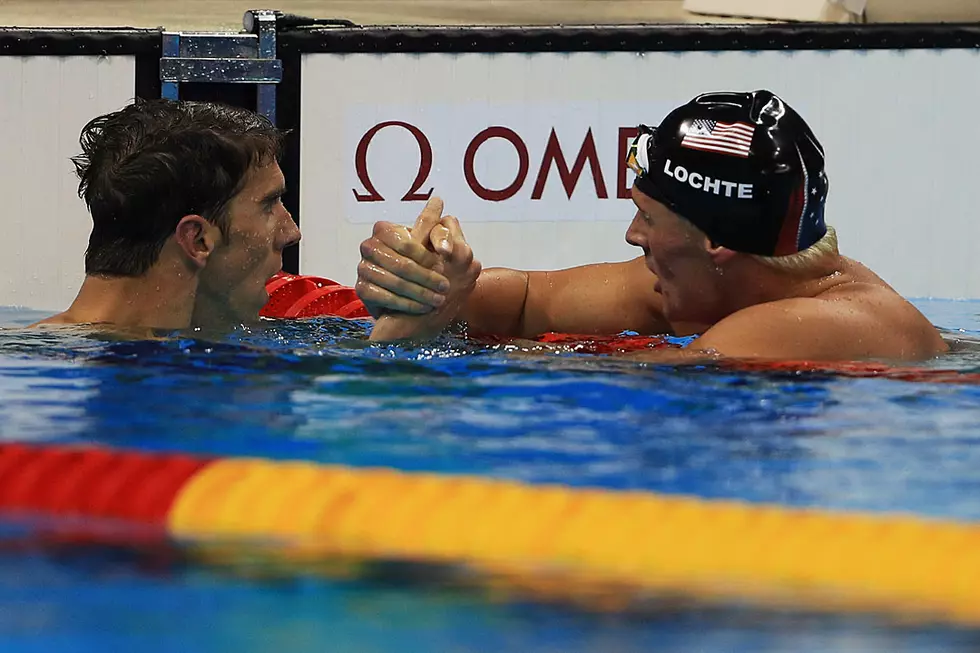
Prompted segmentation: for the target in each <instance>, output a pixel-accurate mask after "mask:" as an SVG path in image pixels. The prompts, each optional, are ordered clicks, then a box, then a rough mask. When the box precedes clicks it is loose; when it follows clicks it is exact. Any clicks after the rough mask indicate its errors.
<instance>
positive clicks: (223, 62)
mask: <svg viewBox="0 0 980 653" xmlns="http://www.w3.org/2000/svg"><path fill="white" fill-rule="evenodd" d="M242 23H243V26H244V27H245V29H246V32H244V33H240V34H231V33H221V32H164V33H163V56H162V57H161V58H160V82H161V89H160V91H161V92H160V95H161V96H162V97H164V98H168V99H171V100H176V99H178V98H179V97H180V84H182V83H185V82H190V83H194V82H198V83H200V82H208V83H218V84H255V85H256V102H255V105H256V111H257V112H258V113H260V114H262V115H264V116H265V117H267V118H269V120H271V121H272V122H273V124H274V123H275V122H276V87H275V85H276V84H278V83H279V82H280V81H282V61H280V60H279V59H277V58H276V12H275V11H272V10H263V9H254V10H250V11H247V12H245V16H244V18H243V19H242Z"/></svg>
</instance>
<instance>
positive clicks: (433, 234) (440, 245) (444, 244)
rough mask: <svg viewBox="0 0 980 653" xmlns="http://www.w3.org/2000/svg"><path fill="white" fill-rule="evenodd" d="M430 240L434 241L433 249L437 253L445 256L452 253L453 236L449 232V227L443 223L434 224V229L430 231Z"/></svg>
mask: <svg viewBox="0 0 980 653" xmlns="http://www.w3.org/2000/svg"><path fill="white" fill-rule="evenodd" d="M429 242H430V243H432V249H434V250H435V251H436V253H437V254H442V255H443V256H445V257H449V256H451V255H452V253H453V241H452V236H451V234H450V233H449V229H447V228H446V227H445V226H443V224H442V223H439V224H437V225H436V226H434V227H433V228H432V231H430V232H429Z"/></svg>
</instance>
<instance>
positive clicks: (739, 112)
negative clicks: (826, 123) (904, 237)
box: [627, 91, 828, 256]
mask: <svg viewBox="0 0 980 653" xmlns="http://www.w3.org/2000/svg"><path fill="white" fill-rule="evenodd" d="M639 130H640V133H639V135H638V136H637V137H636V139H635V140H634V141H633V145H632V146H631V147H630V151H629V156H628V160H627V164H628V165H629V166H630V167H631V168H632V169H633V171H634V172H636V173H637V177H636V181H635V186H636V188H637V189H638V190H640V191H642V192H643V193H644V194H646V195H649V196H650V197H652V198H653V199H655V200H657V201H658V202H661V203H663V204H664V205H666V206H667V208H669V209H670V210H672V211H673V212H675V213H677V214H678V215H680V216H682V217H683V218H685V219H686V220H688V221H689V222H691V223H693V224H694V225H695V226H697V227H698V228H699V229H700V230H701V231H703V232H704V233H705V234H706V235H707V236H708V237H709V238H711V240H712V241H714V242H715V243H716V244H718V245H722V246H724V247H728V248H729V249H733V250H735V251H739V252H746V253H749V254H761V255H763V256H785V255H787V254H794V253H796V252H799V251H802V250H804V249H806V248H808V247H810V246H811V245H813V244H814V243H816V242H817V241H818V240H820V239H821V238H823V236H824V234H826V233H827V226H826V224H825V223H824V203H825V201H826V199H827V189H828V183H827V176H826V174H824V169H823V166H824V157H823V148H822V147H821V146H820V143H819V142H818V141H817V139H816V137H815V136H814V135H813V132H811V131H810V128H809V127H808V126H807V124H806V122H804V121H803V118H801V117H800V116H799V114H797V113H796V112H795V111H794V110H793V109H792V108H790V106H789V105H787V104H786V103H785V102H783V101H782V100H781V99H780V98H778V97H776V96H775V95H773V94H772V93H770V92H769V91H756V92H754V93H708V94H706V95H700V96H698V97H696V98H694V99H693V100H691V101H690V102H689V103H687V104H685V105H684V106H682V107H680V108H678V109H675V110H674V111H672V112H671V113H670V114H669V115H668V116H667V117H666V118H664V120H663V122H662V123H660V126H659V127H657V128H650V127H646V126H643V125H641V126H640V128H639Z"/></svg>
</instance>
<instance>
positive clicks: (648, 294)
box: [460, 258, 671, 338]
mask: <svg viewBox="0 0 980 653" xmlns="http://www.w3.org/2000/svg"><path fill="white" fill-rule="evenodd" d="M655 282H656V277H654V275H653V273H652V272H650V270H648V269H647V267H646V264H645V263H644V261H643V259H642V258H637V259H633V260H632V261H626V262H624V263H600V264H596V265H585V266H581V267H576V268H569V269H567V270H557V271H554V272H521V271H518V270H509V269H506V268H490V269H487V270H484V271H483V273H482V274H481V275H480V278H479V280H478V281H477V284H476V289H475V290H474V291H473V294H472V295H471V296H470V298H469V301H468V302H467V303H466V306H465V307H464V309H463V311H462V313H461V315H460V317H461V318H462V319H464V320H465V321H466V322H467V323H468V324H469V325H470V328H471V329H472V330H473V331H474V332H477V333H491V334H494V335H500V336H507V337H519V338H532V337H534V336H537V335H540V334H542V333H546V332H548V331H558V332H562V333H581V334H597V335H598V334H615V333H619V332H621V331H624V330H627V329H629V330H633V331H637V332H640V333H669V332H671V327H670V324H669V323H668V322H667V320H666V319H665V318H664V316H663V313H662V307H661V297H660V295H659V293H656V292H654V290H653V286H654V283H655Z"/></svg>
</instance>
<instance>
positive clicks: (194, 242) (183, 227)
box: [174, 215, 219, 268]
mask: <svg viewBox="0 0 980 653" xmlns="http://www.w3.org/2000/svg"><path fill="white" fill-rule="evenodd" d="M218 233H219V232H218V228H217V227H215V226H214V225H213V224H211V223H210V222H208V221H207V220H206V219H205V218H204V217H202V216H200V215H185V216H184V217H183V218H181V219H180V222H178V223H177V229H176V230H175V231H174V238H175V239H176V241H177V246H178V247H180V249H181V251H182V252H183V253H184V256H186V257H187V259H188V261H190V262H191V263H192V264H193V265H196V266H197V267H199V268H203V267H204V266H205V265H206V264H207V262H208V257H209V256H210V255H211V252H213V251H214V249H215V247H217V245H218Z"/></svg>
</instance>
